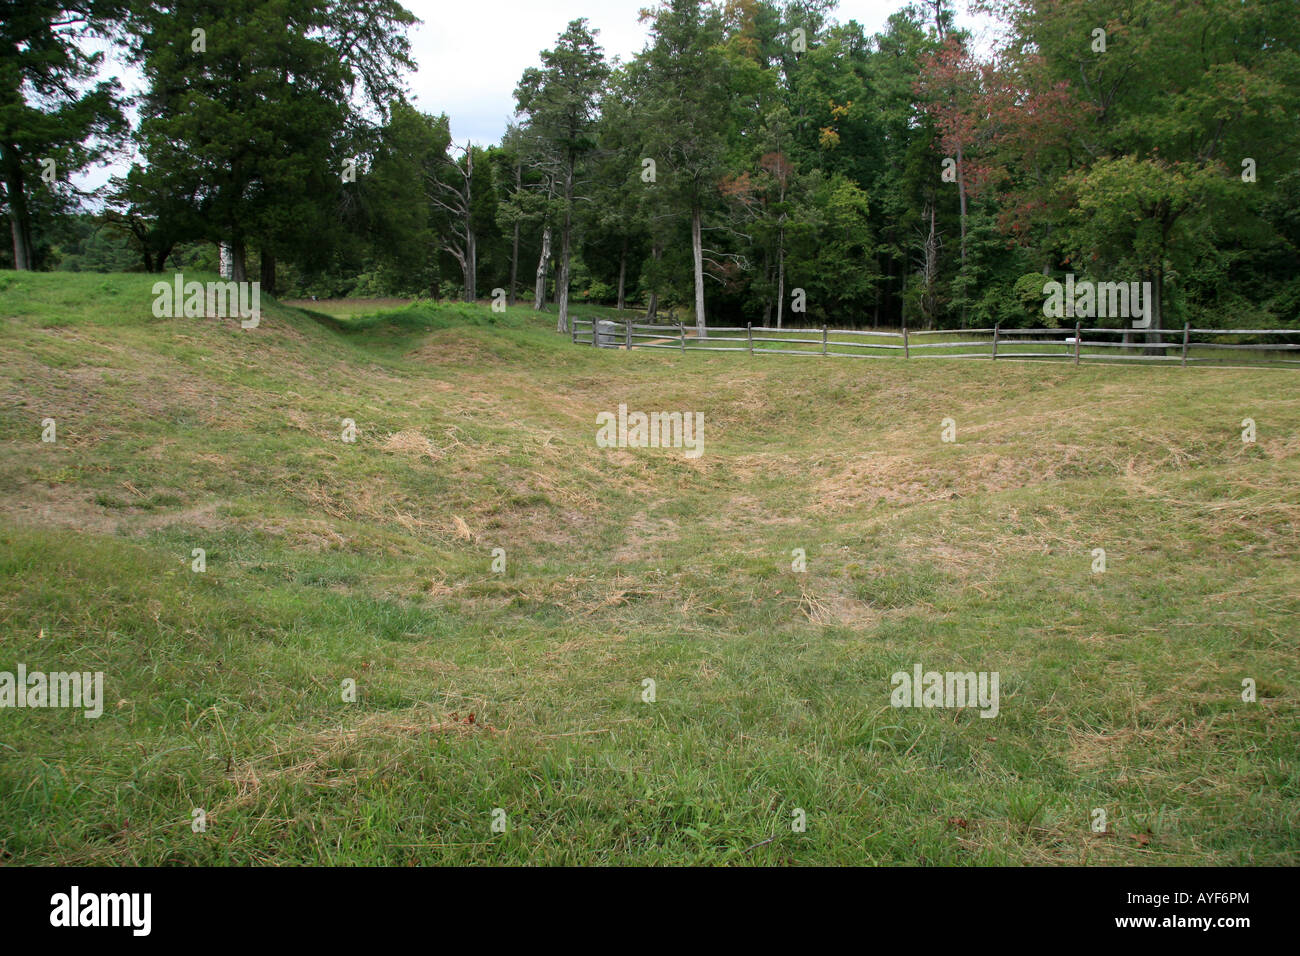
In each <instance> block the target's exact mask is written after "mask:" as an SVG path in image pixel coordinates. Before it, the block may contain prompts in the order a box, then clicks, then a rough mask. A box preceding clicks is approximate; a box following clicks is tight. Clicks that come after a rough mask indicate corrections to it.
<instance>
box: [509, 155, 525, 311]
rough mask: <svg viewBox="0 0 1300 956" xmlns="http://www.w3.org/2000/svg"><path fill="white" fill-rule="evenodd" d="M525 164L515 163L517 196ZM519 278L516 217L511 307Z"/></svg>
mask: <svg viewBox="0 0 1300 956" xmlns="http://www.w3.org/2000/svg"><path fill="white" fill-rule="evenodd" d="M523 168H524V167H523V164H522V163H515V196H516V197H518V195H519V191H520V190H521V189H522V188H523ZM518 277H519V217H518V216H515V238H514V244H513V245H512V246H511V247H510V296H509V302H510V305H514V304H515V287H516V280H517V279H518Z"/></svg>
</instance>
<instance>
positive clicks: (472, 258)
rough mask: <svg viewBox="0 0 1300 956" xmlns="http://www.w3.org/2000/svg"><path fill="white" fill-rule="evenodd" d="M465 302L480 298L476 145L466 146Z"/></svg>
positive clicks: (467, 144) (469, 144)
mask: <svg viewBox="0 0 1300 956" xmlns="http://www.w3.org/2000/svg"><path fill="white" fill-rule="evenodd" d="M463 268H464V272H465V301H466V302H473V301H474V300H475V299H477V298H478V237H477V236H475V235H474V144H473V143H466V144H465V260H464V263H463Z"/></svg>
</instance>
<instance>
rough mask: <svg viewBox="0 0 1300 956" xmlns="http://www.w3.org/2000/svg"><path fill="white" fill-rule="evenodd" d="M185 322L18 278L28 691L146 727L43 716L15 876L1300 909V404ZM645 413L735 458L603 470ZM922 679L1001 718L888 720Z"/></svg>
mask: <svg viewBox="0 0 1300 956" xmlns="http://www.w3.org/2000/svg"><path fill="white" fill-rule="evenodd" d="M150 285H151V283H150V281H149V279H148V278H147V277H140V276H108V277H105V276H67V275H59V276H51V275H31V276H29V275H23V276H14V275H12V274H10V275H6V276H3V277H0V286H2V288H0V323H2V325H0V489H3V490H2V492H0V670H13V669H15V668H16V665H17V664H18V663H19V662H23V663H25V664H26V665H27V666H28V668H29V669H44V670H57V669H62V668H68V667H73V666H75V667H77V668H79V669H91V670H102V671H104V672H105V675H106V684H107V688H106V695H107V697H108V699H109V705H108V708H107V710H106V713H105V714H104V716H103V717H102V718H100V719H99V720H97V721H95V720H85V719H84V718H83V717H82V716H81V715H80V714H79V713H70V712H67V711H56V710H46V711H29V710H24V711H15V710H4V711H0V860H2V861H4V862H9V863H53V862H58V863H101V864H115V863H156V862H165V863H176V862H186V863H236V862H238V863H244V862H276V863H294V862H316V861H323V862H366V863H371V862H384V863H396V864H402V863H409V862H421V863H445V862H507V863H509V862H539V863H579V862H632V863H665V862H755V863H777V862H779V863H873V862H874V863H909V862H926V863H1020V862H1066V863H1076V862H1088V863H1179V862H1190V863H1244V862H1251V861H1253V862H1256V863H1292V864H1294V863H1297V862H1300V837H1298V835H1297V828H1298V827H1300V822H1298V820H1297V809H1298V808H1300V800H1298V799H1297V797H1298V794H1297V790H1298V789H1300V782H1298V779H1297V775H1298V768H1300V753H1297V751H1298V750H1300V748H1298V747H1297V743H1296V742H1297V734H1296V727H1297V724H1296V718H1297V690H1298V688H1300V675H1298V673H1297V672H1298V671H1300V665H1298V664H1297V660H1298V658H1300V655H1298V654H1297V650H1298V648H1297V644H1298V643H1300V641H1298V635H1300V628H1297V626H1296V620H1297V617H1296V613H1297V610H1298V609H1300V600H1298V596H1297V587H1296V584H1297V580H1298V579H1300V573H1298V572H1297V517H1300V503H1298V499H1300V493H1298V492H1297V488H1298V487H1300V482H1298V481H1297V479H1298V478H1300V400H1298V399H1297V393H1298V391H1297V385H1300V379H1297V378H1295V377H1294V375H1295V373H1293V372H1286V371H1227V370H1213V369H1191V370H1180V369H1148V368H1107V367H1087V366H1085V367H1081V368H1078V369H1076V368H1071V367H1060V366H1047V365H1028V364H1016V365H1008V366H1005V367H997V368H994V367H991V366H990V365H989V364H988V363H973V362H951V363H950V362H928V363H916V362H912V363H907V364H906V365H905V364H904V363H903V362H902V361H895V360H887V361H880V362H869V363H844V362H826V363H821V362H814V361H811V360H808V359H800V358H782V357H763V358H755V359H750V358H749V357H747V356H740V355H727V354H718V355H707V354H698V353H697V354H692V355H685V356H682V355H678V354H675V353H673V352H671V351H665V352H636V353H633V354H632V355H628V354H625V353H622V352H613V351H603V350H602V351H597V350H593V349H590V348H586V349H583V348H575V347H573V346H571V345H569V344H568V343H567V342H566V341H564V340H563V339H562V338H561V337H558V336H556V335H555V334H554V333H553V332H550V331H548V330H547V328H548V326H550V325H551V324H552V323H553V321H554V320H553V317H546V316H541V317H536V318H535V317H533V316H532V315H531V314H530V313H529V312H527V311H526V310H519V311H517V312H516V311H512V312H511V313H509V314H508V315H506V316H504V317H495V318H497V319H498V321H497V322H496V323H491V324H490V319H491V318H493V317H492V316H490V314H489V313H488V311H487V309H486V308H485V307H450V308H444V309H442V310H432V309H429V308H427V307H425V308H424V309H423V310H421V309H420V308H419V307H417V308H416V309H414V310H407V311H405V312H401V313H397V314H396V316H390V317H389V318H387V319H384V320H369V321H367V320H361V321H358V322H356V323H354V326H353V328H352V330H351V331H347V330H344V331H340V330H339V328H338V322H337V321H335V322H334V323H328V324H327V323H319V322H317V321H313V320H312V319H311V318H310V317H309V316H308V315H306V314H305V313H302V312H298V311H296V310H292V309H288V308H284V307H277V306H274V305H271V306H269V307H268V308H267V310H266V314H265V315H264V317H263V320H262V326H261V328H259V329H257V330H255V331H241V330H240V329H239V328H238V327H237V325H236V323H234V322H233V321H221V320H212V319H154V318H152V317H151V316H150V312H149V303H150V301H151V296H150V294H149V286H150ZM345 321H346V320H345ZM619 402H627V403H628V405H629V406H630V407H631V408H633V409H642V410H646V411H649V410H654V409H689V410H692V411H694V410H698V411H702V412H704V415H705V429H704V440H705V454H704V455H703V457H701V458H699V459H697V460H695V461H690V460H686V459H684V458H683V457H682V456H681V455H680V454H679V453H676V452H672V451H658V450H644V451H641V450H625V451H617V450H604V449H599V448H597V447H596V446H595V443H594V433H595V426H594V417H595V413H596V412H597V411H601V410H606V409H612V408H614V407H616V406H617V405H618V403H619ZM47 416H48V417H53V418H55V419H56V420H57V422H58V428H59V440H58V443H57V444H54V445H48V444H42V443H41V442H40V440H39V433H40V422H41V419H43V418H45V417H47ZM949 416H950V417H952V418H954V419H955V420H956V422H957V426H958V442H957V444H943V443H941V442H940V440H939V437H940V434H939V433H940V426H939V422H940V419H942V418H944V417H949ZM1247 416H1249V417H1253V418H1254V419H1255V420H1256V421H1257V423H1258V428H1259V439H1258V442H1257V443H1256V444H1254V445H1244V444H1243V443H1242V441H1241V439H1240V422H1241V420H1242V419H1243V418H1244V417H1247ZM344 418H352V419H355V420H356V422H357V427H358V437H357V440H356V443H355V444H345V443H343V442H342V441H340V429H341V426H340V420H341V419H344ZM498 546H499V547H504V548H505V549H506V551H507V555H508V567H507V571H506V573H505V574H493V573H492V572H491V569H490V562H491V554H490V552H491V549H492V548H494V547H498ZM197 547H202V548H205V549H206V551H207V562H208V565H207V572H206V573H205V574H195V573H192V572H191V571H190V570H189V563H190V553H191V549H192V548H197ZM1096 547H1104V548H1105V549H1106V551H1107V554H1108V570H1107V571H1106V572H1105V573H1103V574H1093V573H1091V572H1090V565H1091V563H1092V556H1091V554H1090V552H1091V549H1093V548H1096ZM794 548H804V549H806V551H807V555H808V571H807V573H806V574H796V573H793V572H792V571H791V570H790V567H791V557H790V556H791V550H792V549H794ZM42 630H43V631H44V635H43V637H42V636H40V632H41V631H42ZM916 662H921V663H922V664H924V666H925V667H926V668H927V669H931V668H933V669H937V670H996V671H998V672H1000V674H1001V681H1002V687H1001V690H1002V703H1001V714H1000V716H999V717H998V718H997V719H995V720H984V719H980V718H979V717H978V716H977V715H976V713H975V712H974V711H942V710H929V711H913V710H895V709H891V708H890V706H889V690H890V685H889V677H890V675H891V674H892V673H893V672H894V671H896V670H900V669H903V670H910V669H911V667H912V665H913V664H914V663H916ZM647 677H650V678H653V679H654V680H655V681H656V682H657V701H656V702H655V703H653V704H649V703H643V702H642V701H641V682H642V680H643V678H647ZM1245 677H1252V678H1254V679H1255V680H1256V681H1257V682H1258V686H1259V693H1260V699H1259V702H1258V703H1255V704H1245V703H1243V702H1242V701H1241V700H1240V697H1239V694H1240V687H1241V680H1242V678H1245ZM347 678H352V679H355V680H356V681H357V683H358V687H359V701H358V702H357V703H354V704H347V703H344V702H343V701H342V700H341V694H340V692H339V687H340V683H341V682H342V681H344V680H345V679H347ZM471 713H472V714H473V715H474V718H473V723H469V722H468V715H469V714H471ZM194 807H202V808H205V809H206V811H207V813H208V815H209V821H210V826H209V829H208V831H207V832H206V833H203V834H195V833H192V832H191V828H190V819H191V809H192V808H194ZM496 807H500V808H503V809H504V810H506V812H507V814H508V830H507V832H506V833H504V834H494V833H492V832H491V829H490V822H491V817H490V814H491V811H492V810H493V808H496ZM795 808H802V809H804V810H805V811H806V813H807V819H808V827H807V832H805V833H794V832H791V827H790V820H791V814H792V811H793V810H794V809H795ZM1093 808H1105V809H1106V810H1107V813H1108V816H1109V819H1110V823H1111V828H1112V832H1111V833H1109V834H1104V835H1098V834H1094V833H1092V832H1090V830H1089V820H1090V813H1091V811H1092V809H1093ZM773 835H775V839H773V840H772V841H771V842H769V843H766V844H764V845H762V846H759V847H756V848H754V849H752V850H749V849H748V848H750V847H751V846H752V845H753V844H756V843H759V842H760V841H763V840H766V839H768V837H770V836H773Z"/></svg>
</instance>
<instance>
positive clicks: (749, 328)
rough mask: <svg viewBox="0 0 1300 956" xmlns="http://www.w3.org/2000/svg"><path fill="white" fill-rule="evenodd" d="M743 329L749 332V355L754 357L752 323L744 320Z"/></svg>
mask: <svg viewBox="0 0 1300 956" xmlns="http://www.w3.org/2000/svg"><path fill="white" fill-rule="evenodd" d="M745 330H746V332H748V334H749V357H750V358H753V357H754V323H753V322H746V323H745Z"/></svg>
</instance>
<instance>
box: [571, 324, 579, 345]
mask: <svg viewBox="0 0 1300 956" xmlns="http://www.w3.org/2000/svg"><path fill="white" fill-rule="evenodd" d="M569 341H570V342H572V343H573V344H574V345H577V344H578V320H577V319H574V320H573V321H572V322H570V323H569Z"/></svg>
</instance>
